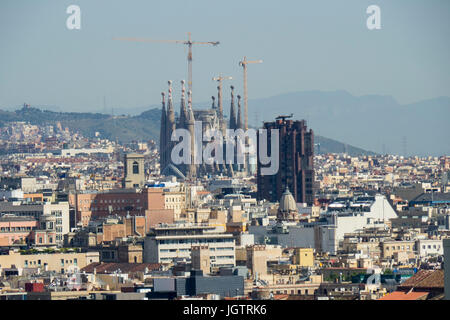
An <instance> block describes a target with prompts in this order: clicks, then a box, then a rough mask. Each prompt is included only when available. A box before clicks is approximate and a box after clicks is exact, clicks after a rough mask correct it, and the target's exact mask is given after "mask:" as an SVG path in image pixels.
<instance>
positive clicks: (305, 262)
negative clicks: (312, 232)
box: [293, 248, 314, 267]
mask: <svg viewBox="0 0 450 320" xmlns="http://www.w3.org/2000/svg"><path fill="white" fill-rule="evenodd" d="M293 258H294V261H293V262H294V264H297V265H299V266H301V267H314V249H313V248H295V250H294V257H293Z"/></svg>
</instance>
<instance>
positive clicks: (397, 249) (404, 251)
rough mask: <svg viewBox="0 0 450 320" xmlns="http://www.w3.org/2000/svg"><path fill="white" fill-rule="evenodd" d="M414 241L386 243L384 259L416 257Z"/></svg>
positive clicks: (383, 250)
mask: <svg viewBox="0 0 450 320" xmlns="http://www.w3.org/2000/svg"><path fill="white" fill-rule="evenodd" d="M414 244H415V243H414V241H385V242H383V243H382V244H381V246H382V257H383V258H384V259H386V258H394V259H395V258H396V257H398V256H400V257H402V256H405V255H407V256H411V255H412V256H414Z"/></svg>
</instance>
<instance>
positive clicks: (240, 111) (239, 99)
mask: <svg viewBox="0 0 450 320" xmlns="http://www.w3.org/2000/svg"><path fill="white" fill-rule="evenodd" d="M237 98H238V116H237V120H236V128H237V129H244V126H243V125H242V110H241V96H240V95H238V96H237Z"/></svg>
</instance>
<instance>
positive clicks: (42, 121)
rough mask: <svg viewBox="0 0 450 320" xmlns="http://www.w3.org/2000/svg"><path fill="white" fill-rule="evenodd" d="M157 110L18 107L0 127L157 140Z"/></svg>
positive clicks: (351, 150)
mask: <svg viewBox="0 0 450 320" xmlns="http://www.w3.org/2000/svg"><path fill="white" fill-rule="evenodd" d="M160 118H161V109H159V108H153V109H150V110H147V111H145V112H142V113H141V114H139V115H135V116H114V117H113V116H110V115H105V114H101V113H87V112H85V113H76V112H54V111H49V110H41V109H38V108H34V107H32V108H22V109H19V110H16V111H3V110H0V126H3V125H5V124H7V123H8V122H12V121H26V122H29V123H31V124H36V125H54V124H55V123H56V122H60V123H61V125H62V126H63V127H69V128H70V129H71V130H73V131H74V132H80V133H81V134H83V135H84V136H87V137H94V135H95V132H99V133H100V135H101V137H104V138H108V139H110V140H116V139H117V140H118V141H120V142H129V141H133V140H136V141H139V140H150V139H152V140H155V141H159V127H160ZM315 143H316V144H320V146H319V145H317V146H316V152H319V153H321V154H323V153H328V152H333V153H340V152H347V153H348V154H350V155H369V154H374V153H373V152H370V151H366V150H363V149H361V148H357V147H354V146H351V145H347V144H344V143H341V142H338V141H335V140H332V139H328V138H325V137H321V136H317V135H316V136H315Z"/></svg>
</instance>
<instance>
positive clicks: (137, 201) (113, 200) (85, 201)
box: [78, 199, 141, 205]
mask: <svg viewBox="0 0 450 320" xmlns="http://www.w3.org/2000/svg"><path fill="white" fill-rule="evenodd" d="M134 202H136V203H139V202H141V199H136V200H133V199H109V200H103V199H100V200H99V201H98V202H97V200H90V201H89V200H83V201H79V203H78V205H81V204H83V203H90V204H95V203H134Z"/></svg>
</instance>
